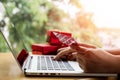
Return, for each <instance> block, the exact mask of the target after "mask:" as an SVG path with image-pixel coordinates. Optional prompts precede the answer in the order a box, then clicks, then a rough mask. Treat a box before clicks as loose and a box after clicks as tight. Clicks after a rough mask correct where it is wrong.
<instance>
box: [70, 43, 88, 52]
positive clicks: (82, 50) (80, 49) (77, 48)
mask: <svg viewBox="0 0 120 80" xmlns="http://www.w3.org/2000/svg"><path fill="white" fill-rule="evenodd" d="M70 47H71V48H72V49H74V50H76V51H77V52H79V53H85V52H86V51H87V48H85V47H82V46H78V45H76V44H72V45H71V46H70Z"/></svg>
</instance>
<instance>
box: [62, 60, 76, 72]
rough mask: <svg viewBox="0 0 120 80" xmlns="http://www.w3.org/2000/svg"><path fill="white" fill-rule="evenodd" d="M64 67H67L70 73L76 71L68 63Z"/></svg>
mask: <svg viewBox="0 0 120 80" xmlns="http://www.w3.org/2000/svg"><path fill="white" fill-rule="evenodd" d="M64 65H65V66H66V68H67V69H68V70H69V71H74V69H73V67H72V66H71V65H70V64H69V63H68V62H67V61H66V62H64Z"/></svg>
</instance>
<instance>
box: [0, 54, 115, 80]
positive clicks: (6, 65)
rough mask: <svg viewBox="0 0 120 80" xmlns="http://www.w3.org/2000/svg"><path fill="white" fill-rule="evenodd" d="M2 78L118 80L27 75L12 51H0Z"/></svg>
mask: <svg viewBox="0 0 120 80" xmlns="http://www.w3.org/2000/svg"><path fill="white" fill-rule="evenodd" d="M0 80H116V78H115V77H106V78H105V77H99V78H92V77H91V78H87V77H72V78H71V77H25V76H24V74H23V73H22V71H21V69H20V68H19V66H18V64H17V62H16V61H15V59H14V57H13V56H12V54H11V53H0Z"/></svg>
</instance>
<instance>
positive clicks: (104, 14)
mask: <svg viewBox="0 0 120 80" xmlns="http://www.w3.org/2000/svg"><path fill="white" fill-rule="evenodd" d="M80 2H81V3H82V5H83V7H84V9H85V11H88V12H93V13H94V17H93V19H94V23H95V24H96V26H97V27H108V28H110V27H111V28H113V27H114V28H120V9H119V8H120V5H119V4H120V1H119V0H80Z"/></svg>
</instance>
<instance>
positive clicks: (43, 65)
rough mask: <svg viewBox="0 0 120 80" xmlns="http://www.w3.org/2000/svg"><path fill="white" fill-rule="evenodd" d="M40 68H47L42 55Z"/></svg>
mask: <svg viewBox="0 0 120 80" xmlns="http://www.w3.org/2000/svg"><path fill="white" fill-rule="evenodd" d="M41 69H42V70H47V66H46V60H45V57H44V56H41Z"/></svg>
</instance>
